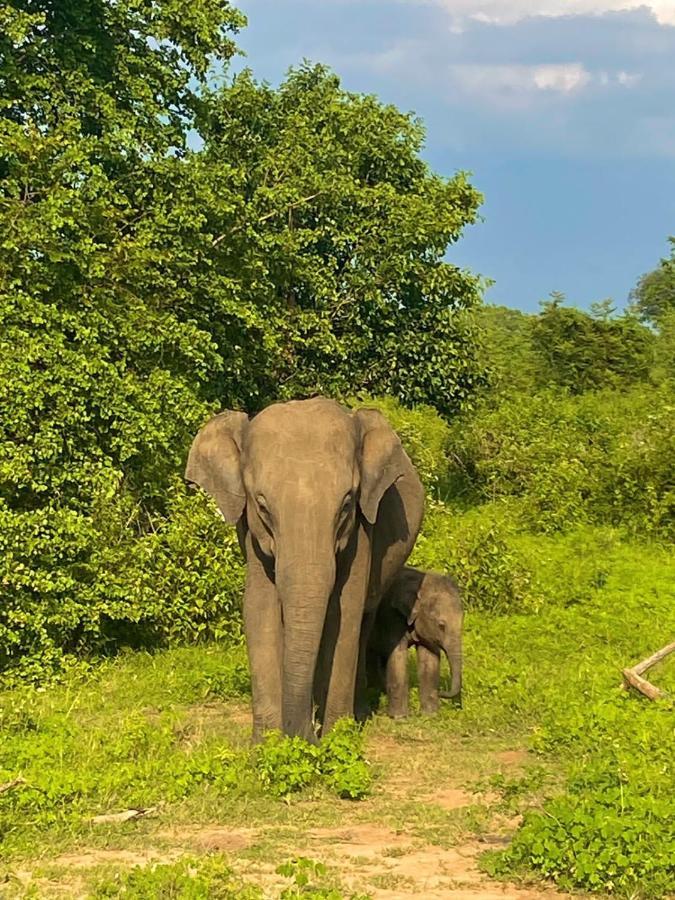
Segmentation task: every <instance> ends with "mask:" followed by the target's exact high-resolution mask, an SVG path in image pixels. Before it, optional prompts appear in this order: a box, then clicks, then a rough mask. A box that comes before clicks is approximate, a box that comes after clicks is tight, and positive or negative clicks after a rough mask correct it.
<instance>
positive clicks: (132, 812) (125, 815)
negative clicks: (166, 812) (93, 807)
mask: <svg viewBox="0 0 675 900" xmlns="http://www.w3.org/2000/svg"><path fill="white" fill-rule="evenodd" d="M156 810H157V807H156V806H146V807H145V808H142V807H139V808H137V809H125V810H124V811H123V812H118V813H104V814H103V815H100V816H94V817H93V818H92V820H91V821H92V824H94V825H103V824H105V823H106V822H128V821H129V820H130V819H142V818H143V816H147V815H149V814H150V813H153V812H155V811H156Z"/></svg>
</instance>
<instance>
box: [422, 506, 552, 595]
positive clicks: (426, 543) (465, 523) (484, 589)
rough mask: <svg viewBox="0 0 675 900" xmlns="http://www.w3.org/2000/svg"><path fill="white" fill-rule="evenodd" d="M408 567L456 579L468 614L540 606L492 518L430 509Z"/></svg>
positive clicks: (502, 529)
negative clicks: (470, 612) (440, 573)
mask: <svg viewBox="0 0 675 900" xmlns="http://www.w3.org/2000/svg"><path fill="white" fill-rule="evenodd" d="M410 563H411V565H415V566H419V567H420V568H422V569H431V570H436V571H440V572H447V573H448V574H450V575H452V576H453V577H454V578H456V579H457V581H458V582H459V584H460V585H461V587H462V592H463V597H464V603H465V606H466V608H467V609H481V610H485V611H487V612H493V613H512V612H522V611H524V610H527V609H535V608H537V606H538V605H539V600H538V598H537V596H536V594H535V592H534V590H533V588H532V576H531V573H530V571H529V569H528V568H527V566H526V564H525V563H524V562H523V560H522V558H521V556H520V555H519V553H518V551H517V550H516V549H515V548H514V546H513V545H512V542H511V535H510V534H509V532H508V531H507V529H506V528H505V527H504V526H503V525H501V524H499V523H498V522H497V521H496V520H495V519H494V517H492V516H488V517H483V518H480V517H477V516H467V515H464V516H460V515H459V514H457V513H456V512H455V511H454V510H452V509H449V508H447V507H445V506H443V505H442V504H434V505H430V506H429V508H428V510H427V515H426V518H425V521H424V524H423V526H422V533H421V534H420V536H419V538H418V540H417V544H416V545H415V548H414V550H413V552H412V555H411V558H410Z"/></svg>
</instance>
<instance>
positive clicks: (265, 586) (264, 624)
mask: <svg viewBox="0 0 675 900" xmlns="http://www.w3.org/2000/svg"><path fill="white" fill-rule="evenodd" d="M244 630H245V632H246V647H247V650H248V661H249V668H250V672H251V695H252V700H253V741H254V743H257V742H259V741H260V740H261V739H262V736H263V733H264V732H265V731H270V730H272V729H279V730H281V727H282V706H281V686H282V679H281V671H282V659H283V633H282V625H281V606H280V604H279V598H278V596H277V590H276V586H275V584H274V582H273V581H272V579H271V578H270V577H269V575H268V573H267V572H266V571H265V567H264V566H263V564H262V562H261V561H260V559H258V557H257V556H256V554H255V551H254V550H253V547H252V542H251V536H250V534H249V535H247V538H246V589H245V593H244Z"/></svg>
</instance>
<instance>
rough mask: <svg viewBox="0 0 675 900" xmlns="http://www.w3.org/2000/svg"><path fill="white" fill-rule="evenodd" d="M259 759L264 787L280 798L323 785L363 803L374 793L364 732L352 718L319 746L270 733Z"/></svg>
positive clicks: (341, 722)
mask: <svg viewBox="0 0 675 900" xmlns="http://www.w3.org/2000/svg"><path fill="white" fill-rule="evenodd" d="M255 759H256V763H255V764H256V770H257V772H258V777H259V778H260V781H261V783H262V785H263V787H264V788H265V790H267V791H268V792H269V793H271V794H274V795H275V796H278V797H283V796H286V795H288V794H292V793H294V792H296V791H300V790H303V788H306V787H309V786H310V785H312V784H315V783H319V782H321V783H323V784H325V785H326V786H327V787H328V788H329V789H330V790H331V791H333V792H334V793H335V794H337V796H338V797H342V798H344V799H349V800H361V799H363V798H364V797H365V796H367V794H368V792H369V790H370V784H371V775H370V769H369V767H368V763H367V762H366V760H365V758H364V755H363V740H362V737H361V729H360V727H359V726H358V725H357V724H356V722H354V721H352V720H350V719H345V720H341V721H339V722H337V723H336V724H335V725H334V726H333V729H332V730H331V732H330V733H329V734H328V735H327V736H326V737H324V738H323V740H322V741H321V743H320V744H319V745H314V744H310V743H309V742H308V741H305V740H303V739H302V738H299V737H293V738H291V737H284V736H283V735H281V734H279V733H278V732H274V731H273V732H270V733H269V734H267V735H266V736H265V740H264V741H263V743H262V744H261V745H260V746H259V747H258V748H257V750H256V755H255Z"/></svg>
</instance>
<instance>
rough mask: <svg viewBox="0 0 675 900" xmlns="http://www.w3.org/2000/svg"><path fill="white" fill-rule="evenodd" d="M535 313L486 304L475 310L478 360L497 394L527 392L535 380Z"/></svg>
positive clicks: (533, 385)
mask: <svg viewBox="0 0 675 900" xmlns="http://www.w3.org/2000/svg"><path fill="white" fill-rule="evenodd" d="M535 321H536V318H535V316H533V315H529V314H528V313H524V312H521V311H520V310H518V309H509V308H508V307H506V306H492V305H490V304H486V305H485V306H482V307H480V308H479V310H478V323H479V325H480V328H481V332H482V339H481V361H482V363H483V365H484V366H485V368H486V369H487V370H488V371H489V375H490V387H491V389H492V390H496V392H497V395H499V396H501V395H503V394H505V393H506V394H513V393H518V392H520V391H525V392H531V391H532V390H533V389H534V387H535V383H536V373H537V355H536V354H535V351H534V349H533V347H532V329H533V326H534V323H535Z"/></svg>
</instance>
